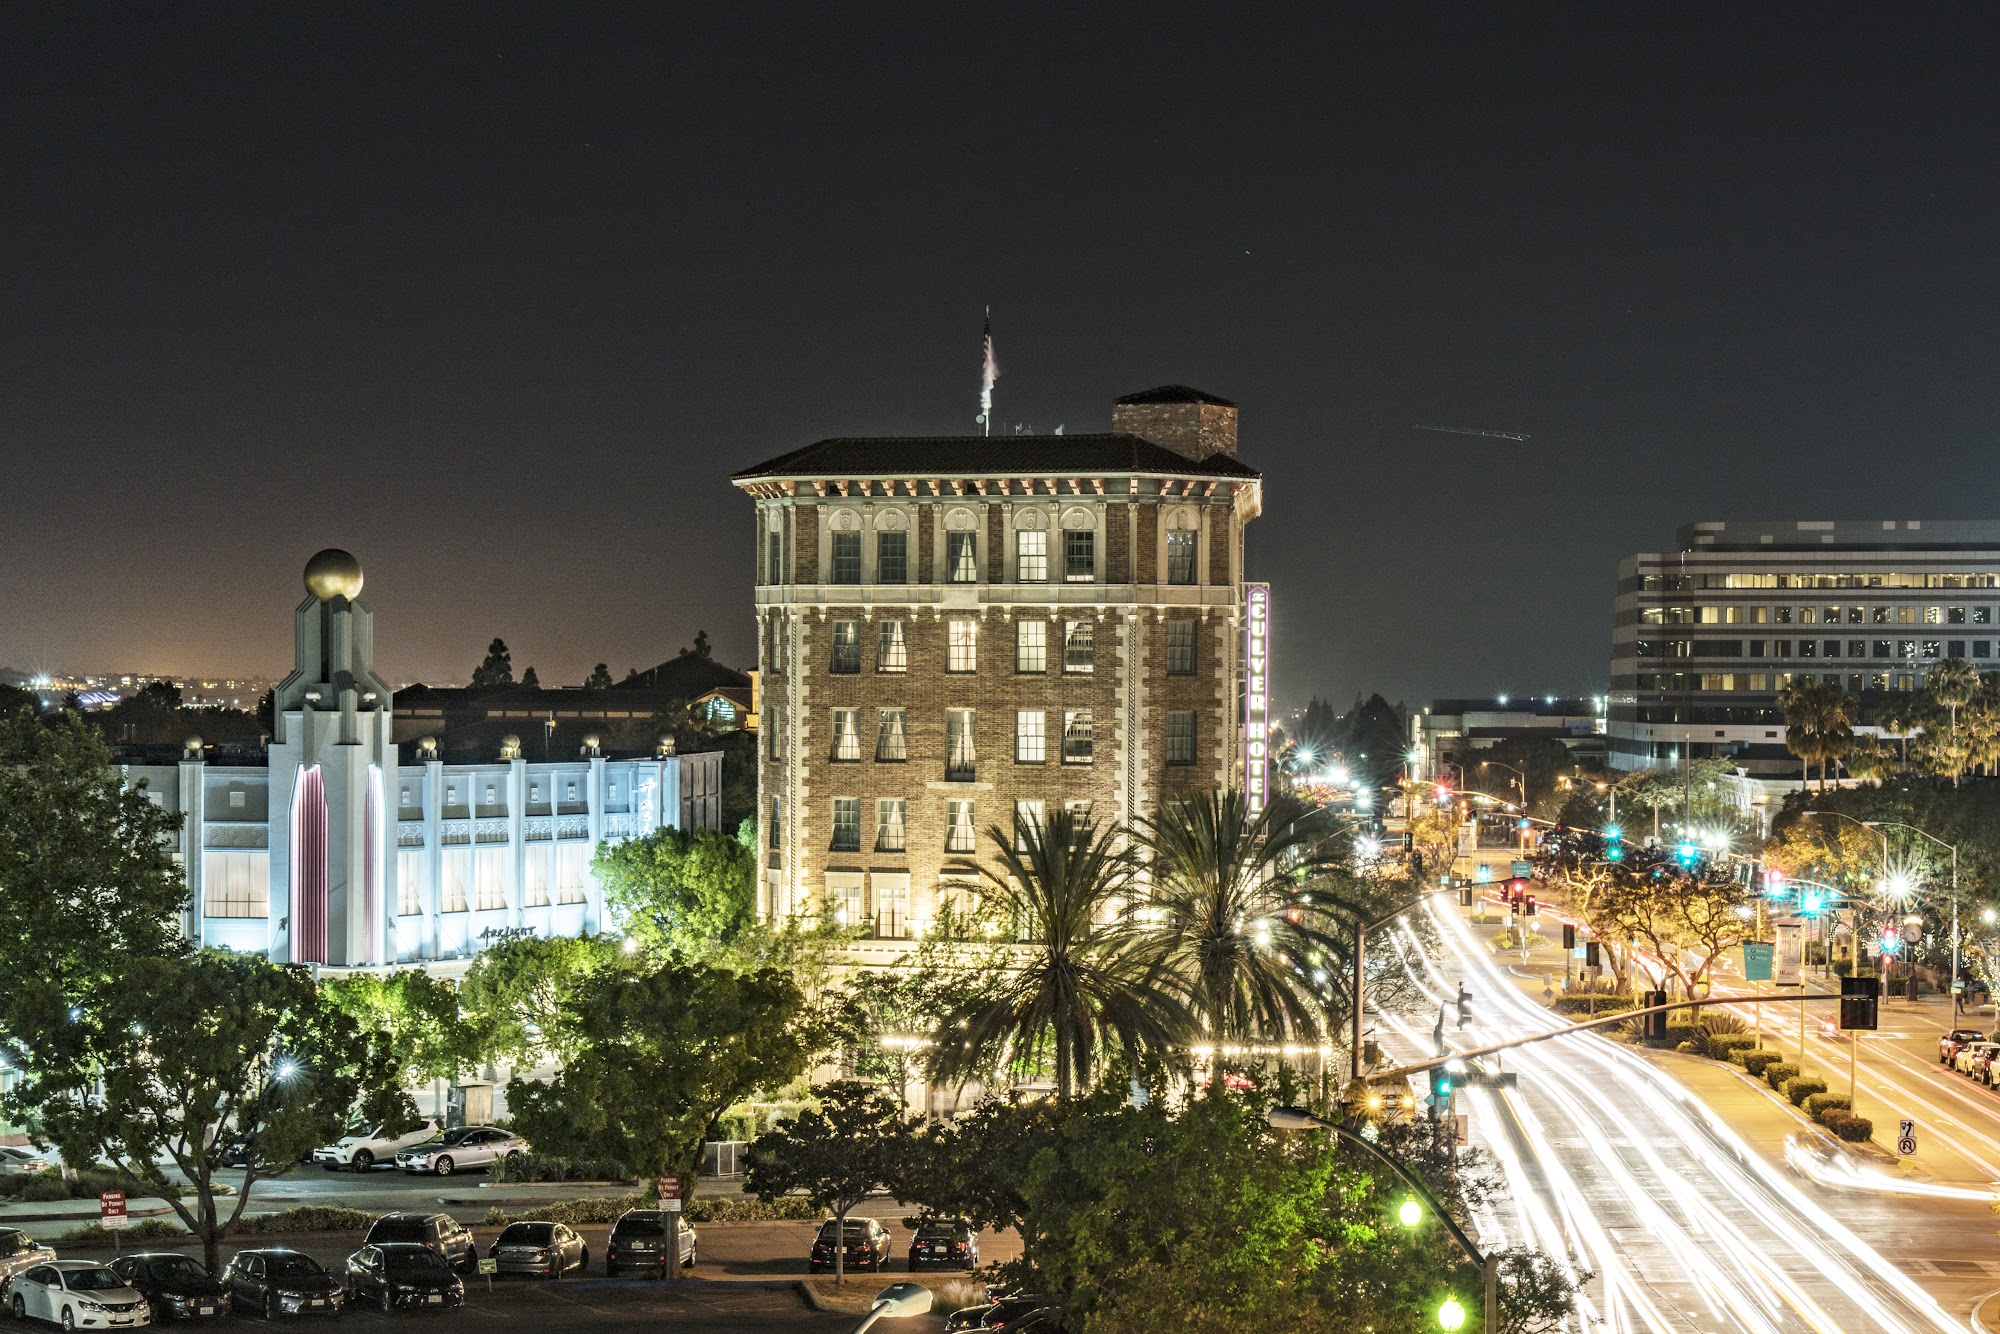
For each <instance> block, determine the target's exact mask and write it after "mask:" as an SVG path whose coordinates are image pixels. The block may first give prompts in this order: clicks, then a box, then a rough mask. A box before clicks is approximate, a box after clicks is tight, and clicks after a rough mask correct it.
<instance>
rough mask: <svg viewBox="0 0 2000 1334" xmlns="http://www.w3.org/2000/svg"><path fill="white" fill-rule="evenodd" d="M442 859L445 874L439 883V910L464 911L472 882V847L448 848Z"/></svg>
mask: <svg viewBox="0 0 2000 1334" xmlns="http://www.w3.org/2000/svg"><path fill="white" fill-rule="evenodd" d="M440 860H441V861H442V862H443V871H444V874H443V877H442V879H441V880H440V882H439V884H438V911H439V912H464V911H465V901H466V897H467V893H468V890H469V888H470V886H471V884H472V849H471V848H446V849H445V850H444V853H443V856H442V857H441V858H440Z"/></svg>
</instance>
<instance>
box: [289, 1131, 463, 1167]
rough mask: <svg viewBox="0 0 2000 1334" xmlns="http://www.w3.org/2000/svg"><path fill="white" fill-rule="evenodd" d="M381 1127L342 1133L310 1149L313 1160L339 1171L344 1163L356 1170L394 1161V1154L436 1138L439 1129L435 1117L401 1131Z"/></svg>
mask: <svg viewBox="0 0 2000 1334" xmlns="http://www.w3.org/2000/svg"><path fill="white" fill-rule="evenodd" d="M382 1129H383V1128H382V1127H381V1126H376V1127H375V1128H374V1129H373V1130H366V1131H361V1132H358V1133H356V1134H353V1135H343V1136H341V1137H340V1139H339V1140H338V1141H337V1142H335V1143H333V1144H328V1145H325V1146H323V1147H321V1148H317V1149H314V1150H313V1161H314V1162H316V1163H318V1164H319V1165H320V1166H321V1167H324V1168H325V1169H326V1170H327V1171H329V1172H338V1171H339V1170H340V1169H341V1168H343V1167H351V1168H353V1169H354V1170H355V1171H357V1172H366V1171H367V1170H368V1169H369V1168H371V1167H373V1166H375V1165H376V1164H377V1163H394V1162H395V1161H396V1155H397V1154H398V1153H399V1152H401V1151H402V1150H404V1149H407V1148H409V1147H410V1146H411V1145H413V1144H422V1143H423V1142H424V1141H425V1140H428V1139H435V1138H436V1137H437V1133H438V1123H437V1122H436V1121H434V1120H433V1121H426V1122H424V1123H423V1124H422V1125H420V1126H418V1127H416V1128H415V1129H414V1130H406V1131H404V1132H403V1133H402V1134H400V1135H385V1134H383V1133H382Z"/></svg>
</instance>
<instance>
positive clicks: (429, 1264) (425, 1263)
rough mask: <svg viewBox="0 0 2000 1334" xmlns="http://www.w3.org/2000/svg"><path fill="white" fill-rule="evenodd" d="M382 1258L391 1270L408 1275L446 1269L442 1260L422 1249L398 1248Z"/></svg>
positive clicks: (387, 1252) (385, 1252) (386, 1253)
mask: <svg viewBox="0 0 2000 1334" xmlns="http://www.w3.org/2000/svg"><path fill="white" fill-rule="evenodd" d="M382 1258H383V1260H384V1261H385V1262H386V1263H387V1264H388V1266H389V1268H391V1269H393V1270H395V1271H397V1272H398V1273H408V1272H410V1271H412V1270H425V1271H431V1270H439V1269H443V1268H444V1267H445V1263H444V1261H443V1260H442V1259H441V1258H439V1257H438V1256H437V1255H435V1254H433V1253H432V1252H430V1251H428V1250H424V1249H422V1248H421V1247H411V1248H410V1249H409V1250H404V1249H403V1248H402V1247H400V1246H398V1247H396V1248H395V1249H394V1250H389V1251H384V1252H383V1253H382Z"/></svg>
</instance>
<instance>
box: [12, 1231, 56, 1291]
mask: <svg viewBox="0 0 2000 1334" xmlns="http://www.w3.org/2000/svg"><path fill="white" fill-rule="evenodd" d="M55 1258H56V1253H55V1249H54V1248H53V1247H50V1246H44V1245H42V1243H40V1242H39V1241H36V1240H35V1239H34V1238H33V1237H31V1236H29V1235H28V1234H27V1233H25V1232H23V1231H21V1229H19V1228H17V1227H0V1293H4V1292H5V1291H6V1288H7V1280H8V1279H10V1278H12V1277H14V1275H16V1274H18V1273H20V1272H21V1271H22V1270H23V1269H26V1268H28V1267H29V1266H31V1265H38V1264H46V1263H47V1262H48V1261H50V1260H53V1259H55Z"/></svg>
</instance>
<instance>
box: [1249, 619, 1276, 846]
mask: <svg viewBox="0 0 2000 1334" xmlns="http://www.w3.org/2000/svg"><path fill="white" fill-rule="evenodd" d="M1243 610H1244V617H1243V796H1244V800H1245V802H1246V804H1247V805H1248V806H1249V808H1250V814H1252V815H1257V814H1259V813H1261V812H1262V811H1263V809H1264V803H1265V801H1266V800H1267V798H1268V795H1269V791H1270V779H1271V758H1270V735H1271V727H1270V693H1271V692H1270V685H1269V683H1270V672H1269V656H1268V654H1267V652H1266V650H1267V648H1268V647H1269V643H1270V635H1271V586H1270V585H1269V584H1245V585H1244V586H1243Z"/></svg>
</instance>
